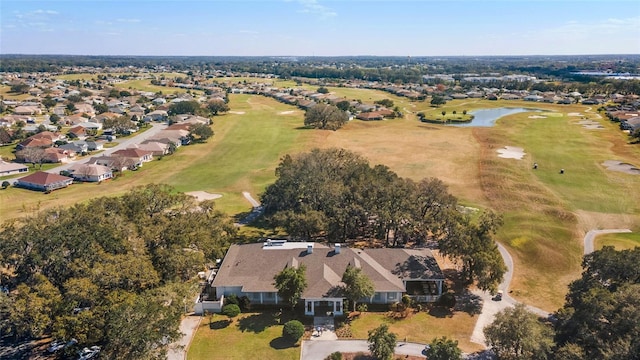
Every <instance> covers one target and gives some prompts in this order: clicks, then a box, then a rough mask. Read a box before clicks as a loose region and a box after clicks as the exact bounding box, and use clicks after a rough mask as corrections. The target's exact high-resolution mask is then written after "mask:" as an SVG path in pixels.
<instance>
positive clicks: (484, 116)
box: [449, 107, 542, 126]
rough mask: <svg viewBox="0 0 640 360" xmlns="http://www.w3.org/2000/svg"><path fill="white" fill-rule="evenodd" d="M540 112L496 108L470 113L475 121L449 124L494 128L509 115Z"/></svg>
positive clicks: (524, 109)
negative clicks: (497, 121) (499, 120)
mask: <svg viewBox="0 0 640 360" xmlns="http://www.w3.org/2000/svg"><path fill="white" fill-rule="evenodd" d="M531 111H535V112H540V111H542V110H539V109H527V108H505V107H502V108H495V109H482V110H474V111H470V112H469V114H471V115H473V120H471V121H470V122H468V123H459V124H449V125H450V126H493V125H494V124H495V122H496V120H498V119H499V118H501V117H503V116H507V115H513V114H518V113H521V112H531Z"/></svg>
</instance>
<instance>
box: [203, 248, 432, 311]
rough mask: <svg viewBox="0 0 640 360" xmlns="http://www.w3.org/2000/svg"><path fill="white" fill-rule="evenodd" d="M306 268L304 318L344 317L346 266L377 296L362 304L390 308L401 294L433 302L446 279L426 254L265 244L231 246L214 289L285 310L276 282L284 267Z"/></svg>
mask: <svg viewBox="0 0 640 360" xmlns="http://www.w3.org/2000/svg"><path fill="white" fill-rule="evenodd" d="M301 265H304V266H305V267H306V272H305V276H306V280H307V285H308V286H307V288H306V289H305V290H304V292H303V294H302V299H301V302H304V309H305V314H306V315H319V316H326V315H327V314H333V315H341V314H343V313H344V296H343V291H342V286H343V285H344V284H343V283H342V275H343V274H344V272H345V270H346V269H347V266H352V267H357V268H360V269H362V272H363V273H364V274H365V275H366V276H367V277H368V278H369V279H370V280H371V282H372V283H373V286H374V289H375V293H374V295H373V296H372V297H371V298H366V299H361V300H360V301H361V302H365V303H371V304H392V303H396V302H399V301H401V300H402V295H403V294H408V295H409V296H412V297H413V298H414V299H415V300H416V301H420V302H434V301H436V300H437V299H438V298H439V297H440V295H441V294H442V285H443V282H444V275H443V273H442V271H441V270H440V267H439V266H438V264H437V262H436V260H435V258H434V257H433V255H432V254H431V251H430V250H428V249H398V248H393V249H392V248H385V249H355V248H348V247H343V246H341V244H335V246H333V247H330V246H325V245H322V244H319V243H305V242H287V241H286V240H267V241H266V242H264V243H253V244H234V245H231V247H230V248H229V250H228V251H227V254H226V256H225V257H224V259H223V261H222V263H221V265H220V268H219V269H218V272H217V275H216V277H215V279H214V280H213V282H212V283H211V286H212V287H213V288H215V291H216V296H217V297H224V296H229V295H231V294H235V295H237V296H247V297H248V298H249V300H250V301H251V302H252V303H254V304H274V305H275V304H281V303H282V302H283V301H282V299H280V298H279V297H278V294H277V289H276V288H275V285H274V276H275V275H276V274H278V273H279V272H280V271H282V270H283V269H284V268H286V267H290V266H292V267H296V268H297V267H299V266H301Z"/></svg>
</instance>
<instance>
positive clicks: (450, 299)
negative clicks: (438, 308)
mask: <svg viewBox="0 0 640 360" xmlns="http://www.w3.org/2000/svg"><path fill="white" fill-rule="evenodd" d="M438 302H439V303H440V305H442V306H444V307H447V308H453V307H455V306H456V297H455V295H454V294H453V293H450V292H448V293H445V294H442V296H441V297H440V300H438Z"/></svg>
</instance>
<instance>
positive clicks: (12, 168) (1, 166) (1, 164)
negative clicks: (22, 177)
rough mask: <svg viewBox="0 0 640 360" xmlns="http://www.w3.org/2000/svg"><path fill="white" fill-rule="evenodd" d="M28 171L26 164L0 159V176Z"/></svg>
mask: <svg viewBox="0 0 640 360" xmlns="http://www.w3.org/2000/svg"><path fill="white" fill-rule="evenodd" d="M28 171H29V168H28V167H27V166H26V165H23V164H17V163H12V162H6V161H3V160H0V176H8V175H14V174H21V173H26V172H28Z"/></svg>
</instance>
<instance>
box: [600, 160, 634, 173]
mask: <svg viewBox="0 0 640 360" xmlns="http://www.w3.org/2000/svg"><path fill="white" fill-rule="evenodd" d="M602 165H604V166H606V167H607V170H612V171H619V172H623V173H626V174H631V175H640V169H638V168H637V167H635V166H633V165H631V164H627V163H623V162H622V161H617V160H607V161H605V162H603V163H602Z"/></svg>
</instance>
